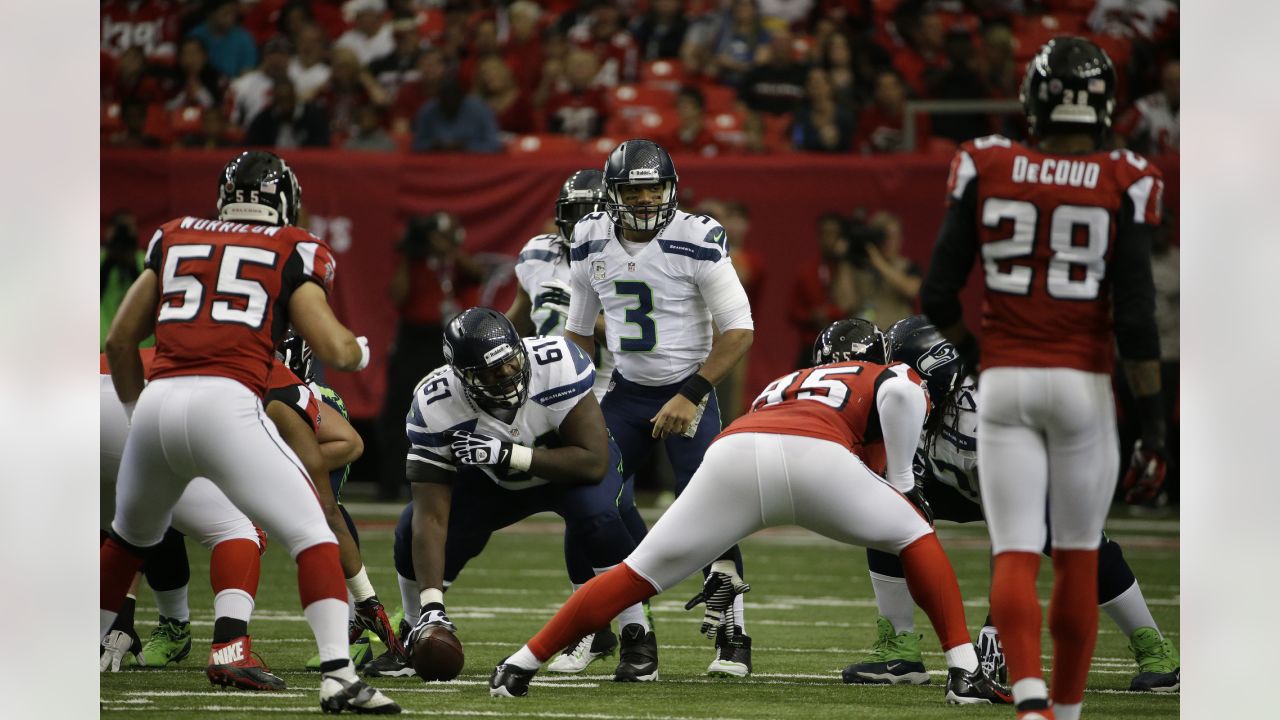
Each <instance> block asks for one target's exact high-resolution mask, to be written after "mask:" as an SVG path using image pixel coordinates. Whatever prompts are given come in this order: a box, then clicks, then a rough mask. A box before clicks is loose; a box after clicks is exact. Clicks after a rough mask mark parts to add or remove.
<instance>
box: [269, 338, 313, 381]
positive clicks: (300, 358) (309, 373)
mask: <svg viewBox="0 0 1280 720" xmlns="http://www.w3.org/2000/svg"><path fill="white" fill-rule="evenodd" d="M276 355H277V356H278V357H279V358H280V362H282V363H284V366H285V367H287V368H289V369H290V370H291V371H293V374H294V375H297V376H298V379H300V380H302V382H305V383H309V382H311V381H312V380H315V356H314V355H312V353H311V345H309V344H308V343H307V341H306V340H303V339H302V336H301V335H299V334H298V333H296V332H294V330H293V328H289V330H288V331H286V332H285V334H284V339H283V340H281V341H280V344H279V345H277V346H276Z"/></svg>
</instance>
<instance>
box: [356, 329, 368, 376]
mask: <svg viewBox="0 0 1280 720" xmlns="http://www.w3.org/2000/svg"><path fill="white" fill-rule="evenodd" d="M356 344H357V345H359V346H360V363H359V364H358V365H356V372H360V371H361V370H363V369H365V368H367V367H369V338H367V337H365V336H364V335H361V336H360V337H358V338H356Z"/></svg>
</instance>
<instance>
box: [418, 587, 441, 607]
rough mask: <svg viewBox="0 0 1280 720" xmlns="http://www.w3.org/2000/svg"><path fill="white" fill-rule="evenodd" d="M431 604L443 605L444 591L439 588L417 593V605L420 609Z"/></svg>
mask: <svg viewBox="0 0 1280 720" xmlns="http://www.w3.org/2000/svg"><path fill="white" fill-rule="evenodd" d="M431 603H440V604H441V605H443V604H444V591H443V590H441V589H440V588H427V589H426V590H422V591H419V592H418V604H419V606H420V607H426V606H428V605H430V604H431Z"/></svg>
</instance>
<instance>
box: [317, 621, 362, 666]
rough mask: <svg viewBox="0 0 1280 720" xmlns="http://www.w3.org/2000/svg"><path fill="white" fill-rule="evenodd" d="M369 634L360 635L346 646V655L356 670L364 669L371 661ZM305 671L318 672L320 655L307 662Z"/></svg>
mask: <svg viewBox="0 0 1280 720" xmlns="http://www.w3.org/2000/svg"><path fill="white" fill-rule="evenodd" d="M369 638H370V634H369V631H368V630H365V631H364V632H362V633H360V637H358V638H356V641H355V642H353V643H351V644H350V645H349V646H348V654H349V655H350V657H351V664H352V665H354V666H355V668H356V670H359V669H360V668H362V667H364V666H365V665H366V664H368V662H369V661H370V660H372V659H373V646H372V645H370V644H369ZM306 669H307V670H310V671H312V672H320V653H316V654H315V655H312V656H311V659H310V660H307V664H306Z"/></svg>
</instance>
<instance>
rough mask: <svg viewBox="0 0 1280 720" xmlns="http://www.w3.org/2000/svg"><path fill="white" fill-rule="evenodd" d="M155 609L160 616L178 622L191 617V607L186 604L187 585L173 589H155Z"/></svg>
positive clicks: (185, 620)
mask: <svg viewBox="0 0 1280 720" xmlns="http://www.w3.org/2000/svg"><path fill="white" fill-rule="evenodd" d="M154 592H155V594H156V610H158V611H159V612H160V617H163V618H168V619H170V620H177V621H179V622H187V621H189V620H190V619H191V608H190V607H189V606H188V605H187V586H186V585H183V586H182V587H180V588H177V589H175V590H155V591H154Z"/></svg>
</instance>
